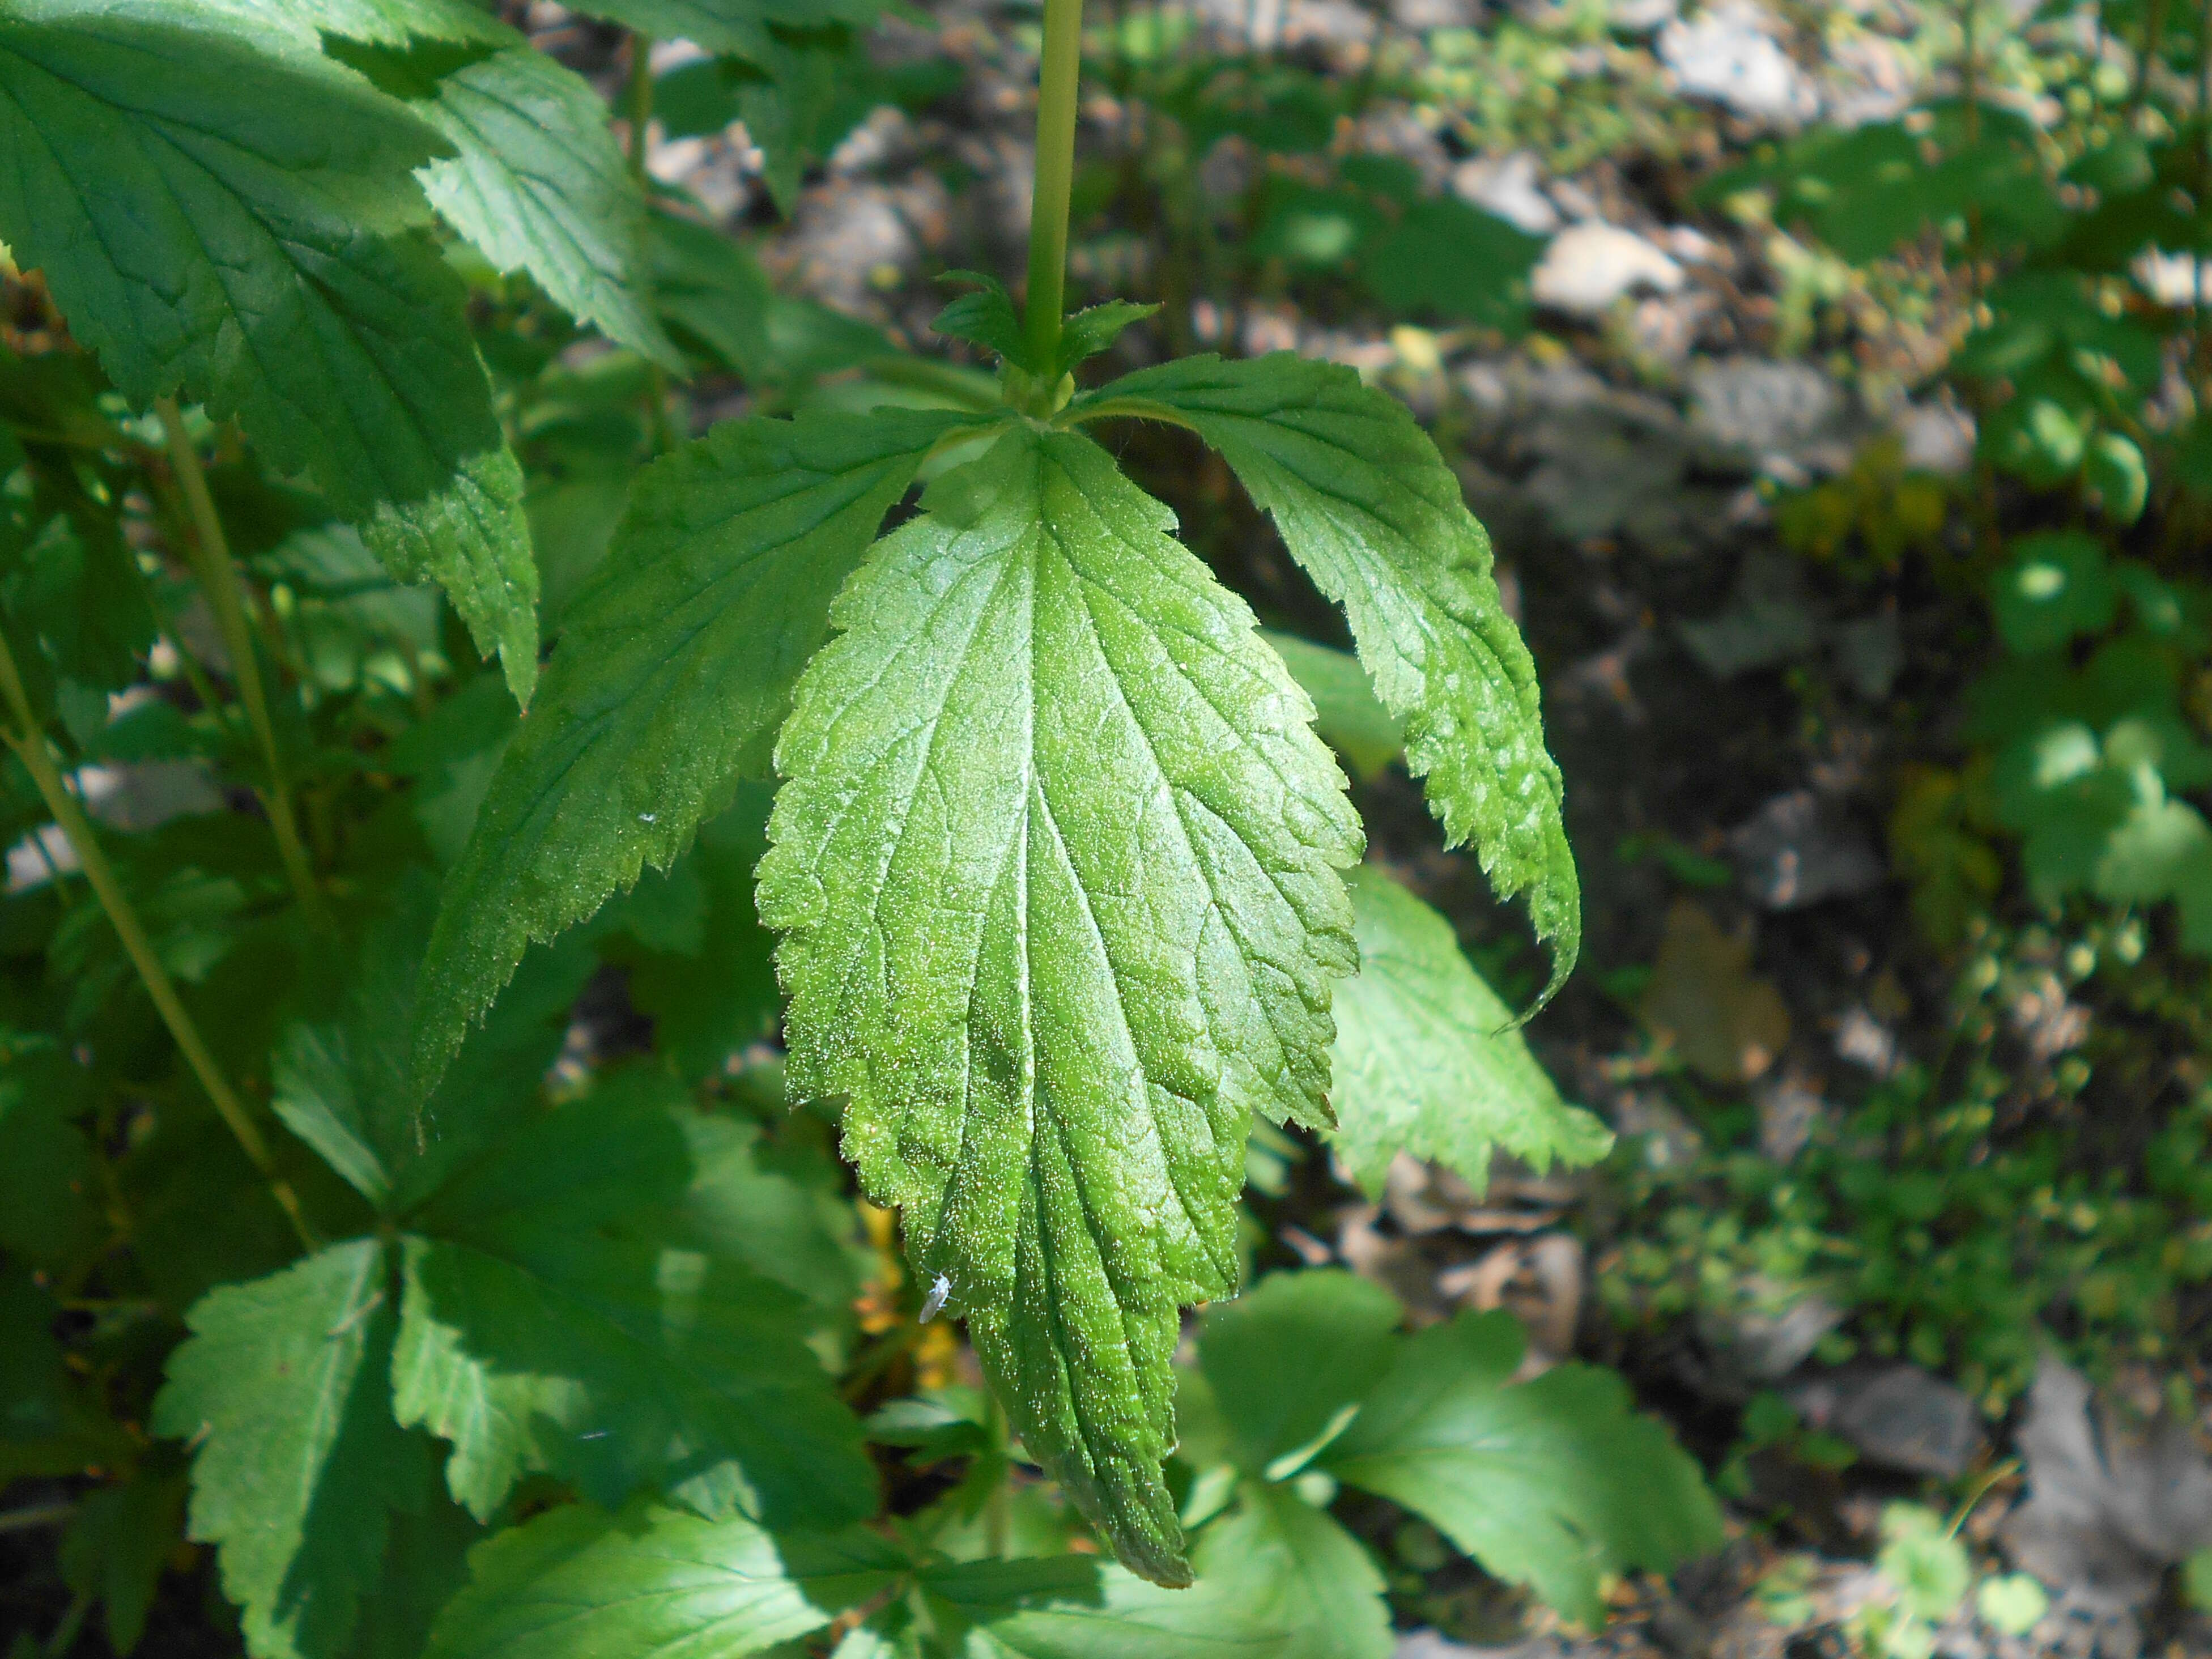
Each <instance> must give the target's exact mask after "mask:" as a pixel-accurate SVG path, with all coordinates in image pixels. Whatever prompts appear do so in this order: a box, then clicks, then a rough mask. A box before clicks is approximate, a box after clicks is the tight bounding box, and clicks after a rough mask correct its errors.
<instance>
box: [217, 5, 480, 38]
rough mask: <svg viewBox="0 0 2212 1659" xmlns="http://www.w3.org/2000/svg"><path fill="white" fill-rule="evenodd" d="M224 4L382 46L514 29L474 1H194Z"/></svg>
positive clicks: (242, 11)
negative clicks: (474, 3)
mask: <svg viewBox="0 0 2212 1659" xmlns="http://www.w3.org/2000/svg"><path fill="white" fill-rule="evenodd" d="M195 3H196V4H198V5H202V6H206V5H210V4H215V5H222V6H226V7H228V8H229V9H233V10H235V11H237V12H239V13H240V15H244V16H258V18H259V19H260V20H261V21H264V23H265V22H266V21H267V20H268V17H269V14H270V11H271V10H272V9H273V10H276V11H277V12H280V13H282V14H283V15H285V16H286V17H288V18H289V20H290V21H292V22H294V23H295V24H297V25H298V26H299V27H301V28H302V29H304V30H306V31H307V32H308V33H309V35H310V36H311V37H312V36H313V35H316V34H337V35H343V36H344V37H345V38H347V39H348V40H366V41H368V42H370V43H371V44H372V45H375V46H403V47H404V46H407V45H408V44H409V43H410V41H414V40H447V41H453V42H456V43H460V44H482V43H485V42H494V43H498V44H502V45H503V44H506V43H507V42H509V41H512V40H513V39H514V38H515V35H514V32H513V30H512V29H510V28H508V27H507V26H506V25H505V24H503V23H501V21H499V19H498V18H496V17H495V16H493V15H491V14H490V13H489V12H488V11H484V10H482V9H478V8H477V6H475V5H473V4H471V0H195Z"/></svg>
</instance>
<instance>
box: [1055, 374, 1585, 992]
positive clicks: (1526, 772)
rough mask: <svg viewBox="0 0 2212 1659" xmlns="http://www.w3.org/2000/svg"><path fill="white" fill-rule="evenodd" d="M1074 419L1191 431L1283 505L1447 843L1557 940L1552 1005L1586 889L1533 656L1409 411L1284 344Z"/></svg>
mask: <svg viewBox="0 0 2212 1659" xmlns="http://www.w3.org/2000/svg"><path fill="white" fill-rule="evenodd" d="M1072 412H1073V416H1074V418H1076V419H1079V420H1091V419H1097V418H1100V417H1102V416H1109V415H1131V416H1145V417H1151V418H1158V419H1162V420H1167V421H1171V422H1176V424H1178V425H1182V426H1187V427H1188V428H1191V429H1192V430H1194V431H1195V432H1196V433H1197V434H1198V435H1200V437H1202V438H1203V439H1205V440H1206V442H1207V443H1209V444H1211V445H1212V447H1214V448H1216V449H1218V450H1219V451H1220V452H1221V454H1222V456H1223V458H1224V459H1225V460H1227V461H1228V463H1229V465H1231V468H1233V469H1234V470H1235V471H1236V473H1237V477H1239V478H1241V479H1242V480H1243V483H1244V487H1245V489H1248V490H1249V491H1250V492H1251V495H1252V499H1253V501H1255V503H1257V504H1258V505H1259V506H1260V507H1263V508H1265V509H1266V510H1267V512H1268V513H1272V514H1273V517H1274V520H1275V526H1276V528H1277V529H1278V530H1279V531H1280V532H1281V533H1282V537H1283V541H1284V544H1285V545H1286V546H1287V547H1288V548H1289V549H1290V550H1291V556H1292V557H1294V558H1295V559H1297V562H1299V563H1300V564H1301V565H1303V566H1304V568H1305V569H1306V572H1307V574H1310V576H1312V578H1313V579H1314V581H1315V583H1316V585H1317V586H1319V587H1320V588H1321V590H1322V592H1324V593H1326V594H1328V597H1329V598H1331V599H1334V600H1336V601H1337V602H1338V603H1339V604H1340V605H1343V606H1344V608H1345V612H1346V616H1347V617H1349V619H1350V621H1351V623H1352V638H1353V639H1354V641H1357V643H1358V647H1359V656H1360V660H1361V661H1362V662H1364V663H1365V664H1366V665H1367V671H1368V673H1369V674H1370V676H1371V677H1372V678H1373V679H1374V682H1375V689H1376V692H1377V694H1378V695H1380V696H1381V697H1382V699H1383V706H1384V707H1385V708H1388V709H1389V711H1390V713H1391V714H1394V715H1395V716H1397V717H1398V718H1399V719H1400V720H1403V721H1404V722H1405V724H1406V751H1407V759H1408V761H1409V763H1411V766H1412V768H1413V773H1414V775H1416V776H1418V777H1419V778H1421V779H1422V780H1423V781H1424V782H1425V785H1426V786H1427V789H1428V793H1429V804H1430V806H1431V809H1432V810H1433V811H1435V812H1436V814H1437V817H1439V818H1440V819H1442V820H1443V826H1444V832H1445V839H1446V842H1447V844H1449V845H1452V846H1457V845H1458V844H1459V843H1461V842H1466V841H1472V842H1474V846H1475V848H1476V851H1477V852H1478V854H1480V857H1481V860H1482V867H1483V868H1484V870H1485V871H1486V872H1488V873H1489V876H1490V880H1491V884H1492V887H1493V888H1495V889H1496V890H1497V892H1498V896H1500V897H1502V898H1510V897H1512V896H1514V895H1515V894H1516V893H1522V892H1526V893H1527V894H1528V914H1529V918H1530V920H1531V921H1532V922H1533V923H1534V927H1535V929H1536V933H1537V934H1538V935H1539V936H1540V937H1541V938H1542V939H1545V940H1547V941H1548V942H1549V944H1550V945H1551V949H1552V976H1551V981H1550V983H1549V984H1548V985H1547V986H1546V987H1545V990H1544V995H1545V996H1546V997H1549V996H1550V995H1551V994H1552V993H1553V992H1554V991H1556V990H1557V989H1558V988H1559V986H1560V984H1561V983H1562V982H1563V981H1565V978H1566V976H1567V975H1568V974H1569V973H1570V972H1571V970H1572V969H1573V967H1574V963H1575V957H1576V954H1577V951H1579V950H1580V949H1581V944H1582V897H1581V888H1580V885H1579V884H1578V881H1577V877H1576V874H1575V865H1574V858H1573V854H1571V852H1570V851H1569V850H1568V847H1567V837H1566V830H1565V825H1564V824H1563V823H1562V821H1561V819H1560V815H1559V799H1560V782H1559V768H1558V766H1557V765H1555V764H1554V763H1553V760H1552V757H1551V756H1550V755H1549V754H1548V753H1547V751H1546V750H1545V748H1544V729H1543V714H1542V708H1541V702H1540V700H1539V697H1538V693H1537V687H1536V671H1535V665H1534V663H1532V662H1531V661H1530V659H1529V656H1528V647H1527V646H1526V645H1524V644H1522V640H1521V635H1520V630H1519V629H1516V627H1515V626H1514V625H1513V622H1512V619H1511V618H1510V617H1508V616H1507V615H1506V614H1505V610H1504V605H1503V604H1502V603H1501V602H1500V600H1499V598H1498V583H1497V580H1496V579H1495V577H1493V576H1492V572H1491V563H1492V561H1491V552H1490V538H1489V537H1488V536H1487V535H1486V534H1485V533H1484V532H1483V528H1482V526H1480V524H1478V523H1476V522H1475V520H1474V514H1472V513H1469V512H1468V510H1467V507H1466V506H1465V504H1464V503H1463V502H1462V500H1461V498H1460V488H1459V481H1458V480H1457V479H1456V478H1455V477H1453V476H1452V472H1451V469H1450V468H1449V467H1448V466H1446V465H1444V462H1443V457H1442V456H1440V455H1438V454H1437V448H1436V445H1435V444H1434V443H1433V442H1431V441H1430V438H1429V436H1428V435H1427V434H1426V433H1425V432H1423V431H1422V430H1421V428H1420V426H1419V423H1418V422H1416V421H1415V420H1414V419H1413V415H1412V414H1411V412H1410V411H1408V410H1407V408H1406V407H1405V405H1404V404H1401V403H1400V402H1398V400H1397V399H1396V398H1393V397H1391V396H1389V394H1388V393H1387V392H1379V391H1376V390H1374V389H1373V388H1371V387H1369V386H1363V385H1361V384H1360V380H1359V377H1358V374H1355V373H1354V372H1353V371H1352V370H1351V369H1349V368H1344V367H1342V366H1341V365H1339V364H1332V363H1324V362H1313V361H1311V360H1310V359H1307V358H1303V357H1297V356H1292V355H1291V353H1289V352H1278V353H1276V354H1275V355H1273V356H1268V357H1261V358H1254V359H1249V360H1247V361H1244V362H1224V361H1222V360H1221V359H1219V358H1218V357H1212V356H1205V357H1189V358H1185V359H1183V360H1182V361H1180V362H1172V363H1165V364H1163V365H1161V366H1160V367H1159V368H1148V369H1144V370H1140V371H1139V372H1138V373H1137V374H1131V375H1128V376H1126V377H1125V378H1123V379H1121V380H1116V381H1115V382H1114V383H1113V384H1112V385H1110V386H1106V387H1104V388H1103V389H1102V390H1100V391H1099V392H1095V393H1093V394H1091V396H1090V397H1088V398H1081V399H1079V400H1078V401H1077V403H1076V404H1075V405H1074V406H1073V411H1072Z"/></svg>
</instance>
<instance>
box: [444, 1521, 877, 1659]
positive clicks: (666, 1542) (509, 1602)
mask: <svg viewBox="0 0 2212 1659" xmlns="http://www.w3.org/2000/svg"><path fill="white" fill-rule="evenodd" d="M900 1565H902V1560H901V1558H900V1556H899V1554H898V1553H897V1552H896V1550H894V1549H893V1548H892V1547H890V1545H888V1544H886V1543H884V1541H882V1540H880V1539H878V1538H877V1537H876V1536H875V1534H872V1533H869V1532H866V1531H862V1530H860V1529H858V1528H855V1529H854V1530H853V1531H851V1532H847V1533H841V1534H836V1535H834V1536H829V1537H793V1538H779V1537H777V1536H776V1535H775V1534H772V1533H768V1532H764V1531H763V1530H762V1529H761V1528H758V1527H757V1526H755V1525H754V1524H753V1523H752V1522H750V1521H744V1520H728V1521H704V1520H702V1519H701V1518H700V1517H699V1516H696V1515H689V1514H686V1513H684V1511H683V1510H672V1509H668V1508H665V1507H664V1506H662V1505H659V1504H646V1503H641V1504H633V1505H631V1506H630V1507H629V1508H628V1509H625V1510H622V1511H621V1512H620V1513H618V1514H613V1515H610V1514H608V1513H607V1512H605V1510H599V1509H595V1508H593V1507H592V1506H591V1505H589V1504H570V1505H568V1506H567V1507H566V1508H562V1509H557V1510H550V1511H548V1512H547V1513H545V1514H544V1515H541V1516H538V1517H537V1518H536V1519H534V1520H532V1521H531V1522H527V1523H526V1524H525V1525H523V1526H520V1527H514V1528H509V1529H508V1530H507V1531H505V1532H502V1533H501V1534H498V1535H497V1536H496V1537H495V1538H493V1539H492V1540H490V1541H489V1542H487V1543H484V1544H482V1545H479V1546H478V1547H477V1549H476V1550H475V1551H474V1552H473V1553H471V1556H470V1559H469V1569H470V1582H469V1584H468V1587H467V1588H466V1589H464V1590H463V1591H462V1592H461V1593H460V1594H459V1595H457V1596H455V1597H454V1598H453V1601H452V1602H451V1603H450V1604H448V1606H447V1608H446V1610H445V1612H444V1613H442V1614H441V1615H440V1617H439V1620H438V1623H437V1627H436V1629H435V1631H434V1632H432V1635H431V1639H430V1646H429V1649H428V1652H427V1653H426V1654H425V1656H424V1659H617V1656H619V1659H707V1656H710V1655H711V1656H713V1659H742V1656H743V1655H745V1654H749V1653H758V1652H760V1651H761V1650H763V1649H765V1648H770V1647H774V1646H775V1645H776V1644H779V1643H782V1642H788V1641H791V1640H793V1639H794V1638H798V1637H801V1636H805V1635H806V1634H807V1633H808V1632H812V1631H817V1630H820V1629H821V1628H822V1627H823V1626H825V1625H827V1624H829V1621H830V1620H832V1619H834V1618H835V1617H836V1615H837V1614H838V1613H841V1612H842V1611H844V1610H845V1609H846V1608H848V1607H852V1606H854V1605H855V1604H857V1603H859V1602H862V1601H867V1600H868V1599H869V1598H870V1597H872V1596H874V1595H877V1594H878V1592H879V1591H881V1590H882V1589H884V1588H886V1587H887V1586H889V1585H890V1583H892V1582H893V1580H892V1575H893V1574H894V1573H895V1572H896V1571H897V1570H898V1568H899V1567H900Z"/></svg>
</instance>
